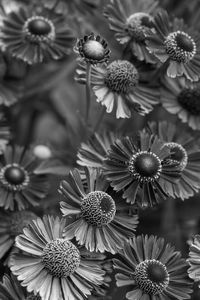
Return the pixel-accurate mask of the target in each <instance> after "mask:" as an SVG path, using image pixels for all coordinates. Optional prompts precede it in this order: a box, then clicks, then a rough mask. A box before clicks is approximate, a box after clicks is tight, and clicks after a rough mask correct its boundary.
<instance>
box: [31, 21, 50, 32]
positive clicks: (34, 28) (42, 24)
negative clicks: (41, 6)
mask: <svg viewBox="0 0 200 300" xmlns="http://www.w3.org/2000/svg"><path fill="white" fill-rule="evenodd" d="M28 29H29V31H30V32H31V33H32V34H36V35H46V34H49V33H50V31H51V26H50V25H49V23H48V22H47V21H46V20H45V19H43V18H42V19H39V18H37V19H33V20H31V21H30V22H29V24H28Z"/></svg>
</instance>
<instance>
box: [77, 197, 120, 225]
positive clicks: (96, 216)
mask: <svg viewBox="0 0 200 300" xmlns="http://www.w3.org/2000/svg"><path fill="white" fill-rule="evenodd" d="M115 212H116V206H115V201H114V200H113V199H112V197H111V196H110V195H108V194H107V193H105V192H101V191H95V192H90V193H89V194H88V195H87V196H86V197H85V198H84V199H83V200H82V203H81V213H82V217H83V218H84V219H85V220H86V222H88V223H89V224H91V225H93V226H98V227H101V226H104V225H107V224H109V223H110V222H111V221H112V220H113V218H114V216H115Z"/></svg>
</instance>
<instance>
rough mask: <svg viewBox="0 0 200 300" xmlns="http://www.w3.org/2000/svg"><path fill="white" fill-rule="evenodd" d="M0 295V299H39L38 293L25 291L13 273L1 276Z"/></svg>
mask: <svg viewBox="0 0 200 300" xmlns="http://www.w3.org/2000/svg"><path fill="white" fill-rule="evenodd" d="M0 297H1V300H41V297H40V296H39V295H34V294H33V293H27V292H26V290H25V289H24V288H23V287H22V286H21V285H20V283H19V281H18V280H17V279H16V278H15V277H14V276H13V275H11V276H9V275H4V276H3V281H2V282H1V283H0Z"/></svg>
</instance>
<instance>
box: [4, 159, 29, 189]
mask: <svg viewBox="0 0 200 300" xmlns="http://www.w3.org/2000/svg"><path fill="white" fill-rule="evenodd" d="M0 182H1V183H2V184H3V185H4V186H5V187H6V188H7V189H8V190H10V191H21V190H23V189H24V188H25V187H26V186H27V185H28V184H29V175H28V173H27V171H26V170H25V169H24V168H22V167H21V166H20V165H18V164H15V163H13V164H9V165H6V166H5V167H3V168H2V169H1V170H0Z"/></svg>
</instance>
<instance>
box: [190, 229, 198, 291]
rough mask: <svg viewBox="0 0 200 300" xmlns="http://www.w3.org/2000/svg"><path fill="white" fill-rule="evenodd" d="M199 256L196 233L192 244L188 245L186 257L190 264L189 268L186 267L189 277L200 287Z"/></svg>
mask: <svg viewBox="0 0 200 300" xmlns="http://www.w3.org/2000/svg"><path fill="white" fill-rule="evenodd" d="M199 258H200V235H199V234H196V235H195V236H194V239H193V242H192V244H191V245H190V252H189V258H188V263H189V265H190V268H189V269H188V274H189V277H190V278H191V279H193V280H194V281H195V282H198V283H199V287H200V262H199Z"/></svg>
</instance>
